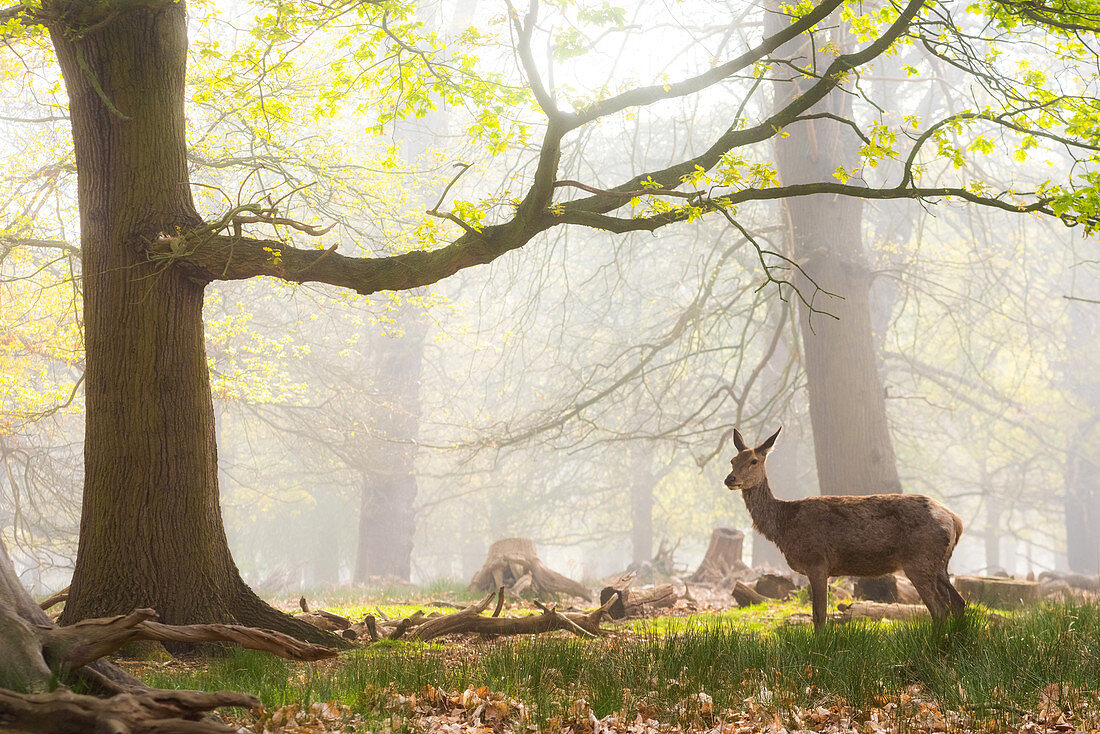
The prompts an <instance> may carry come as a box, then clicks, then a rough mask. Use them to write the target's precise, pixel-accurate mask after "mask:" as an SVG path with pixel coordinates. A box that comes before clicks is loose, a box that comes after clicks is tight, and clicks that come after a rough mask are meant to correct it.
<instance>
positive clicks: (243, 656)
mask: <svg viewBox="0 0 1100 734" xmlns="http://www.w3.org/2000/svg"><path fill="white" fill-rule="evenodd" d="M775 611H776V610H774V609H773V610H772V612H775ZM767 614H769V613H768V612H767V611H766V610H764V611H760V612H758V618H757V619H756V620H755V621H754V620H753V619H752V618H751V616H750V615H747V614H746V613H745V612H732V613H724V614H721V615H711V616H710V619H709V622H708V621H706V620H704V619H702V618H700V616H699V615H696V617H694V618H690V617H689V618H685V619H686V620H687V621H681V620H680V619H676V620H661V621H657V622H655V623H651V624H650V625H649V626H648V627H638V626H637V625H635V629H641V630H642V631H640V632H639V631H634V632H631V631H628V630H625V629H624V630H623V631H622V632H620V633H619V634H617V635H615V636H613V637H610V638H607V639H601V640H590V639H580V638H571V637H559V636H546V635H544V636H540V637H531V638H507V639H500V640H495V641H491V642H477V643H473V644H469V645H455V644H438V643H437V644H427V645H424V644H414V643H385V644H379V645H375V646H373V647H369V648H365V649H363V650H357V651H354V652H352V653H348V654H345V655H342V656H341V657H340V658H339V660H338V661H335V662H331V663H318V664H305V663H292V662H288V661H285V660H281V659H277V658H273V657H271V656H267V655H261V654H258V653H251V652H247V651H235V652H232V653H230V654H229V655H227V656H226V657H224V658H219V659H214V660H211V661H209V663H208V664H206V665H204V666H203V667H201V668H196V669H193V670H190V671H188V672H185V673H182V674H180V673H173V672H167V671H163V670H160V671H158V670H153V671H149V672H146V673H144V674H143V676H142V677H143V678H144V680H145V681H146V682H147V683H149V684H150V685H154V686H161V687H179V688H200V689H208V690H213V689H222V688H230V689H237V690H245V691H251V692H253V693H256V694H257V695H259V696H260V698H261V699H262V700H263V701H264V703H265V705H267V706H268V707H269V708H270V707H277V706H281V705H285V704H288V703H302V704H306V705H308V704H309V703H313V702H318V701H337V702H341V703H344V704H347V705H349V706H352V707H353V708H355V709H356V710H357V711H358V712H360V713H361V714H363V715H365V716H366V717H368V719H370V720H374V721H378V720H381V719H382V718H385V716H386V715H387V714H386V702H387V700H388V699H389V697H390V696H391V695H392V693H393V692H398V693H403V694H408V693H414V692H417V691H419V690H421V689H423V688H424V686H426V685H428V684H431V685H433V686H436V687H439V688H443V689H447V690H462V689H465V688H466V687H467V686H483V685H484V686H488V687H489V689H491V690H496V691H502V692H504V693H507V694H508V695H510V696H512V697H514V698H516V699H519V700H521V701H523V702H524V703H525V704H526V705H527V706H528V707H529V709H530V711H531V713H532V714H533V715H534V717H535V720H536V721H538V722H542V723H545V722H546V721H547V720H548V719H549V718H550V717H556V716H561V715H562V714H563V713H564V712H565V711H566V710H567V709H568V707H569V706H570V704H571V703H572V702H573V701H574V700H575V699H577V698H585V699H586V700H587V701H588V702H589V704H590V705H591V706H592V708H593V710H594V711H595V713H596V715H597V716H600V717H602V716H605V715H607V714H609V713H612V712H615V711H619V710H631V709H632V708H633V707H634V706H636V705H637V703H638V702H639V701H643V702H644V703H646V704H647V705H649V706H651V707H654V709H655V710H657V711H658V712H661V713H659V714H658V718H666V719H668V720H670V721H672V720H674V717H675V711H676V708H677V706H678V705H679V704H680V703H682V702H683V701H684V699H685V698H686V697H687V696H689V695H691V694H694V693H698V692H700V691H703V692H706V693H707V694H709V695H710V696H712V697H713V699H714V705H715V707H716V708H717V709H718V710H723V709H738V708H739V707H741V706H742V705H743V702H744V699H745V698H746V697H749V696H756V697H757V699H758V700H759V701H761V702H763V703H764V704H766V705H769V706H771V707H774V709H775V711H776V713H777V714H778V715H780V717H781V718H783V717H784V716H785V712H786V711H789V710H790V709H791V708H792V707H810V706H816V705H820V704H824V705H830V704H836V703H840V704H845V705H849V706H853V707H855V708H856V709H857V710H868V709H869V708H871V707H875V706H881V705H883V704H884V703H886V702H887V701H891V700H902V694H903V693H904V692H905V691H910V690H912V686H914V685H918V686H919V687H920V690H921V695H922V696H924V697H925V698H927V699H932V700H934V701H936V702H938V703H939V704H940V705H942V706H944V707H946V708H949V709H953V710H960V711H964V712H967V713H970V714H972V715H974V716H976V717H982V718H983V719H989V718H994V719H999V720H1003V721H1006V722H1007V721H1011V720H1013V719H1014V717H1016V715H1017V714H1018V713H1019V712H1021V711H1032V710H1035V708H1036V707H1037V706H1038V703H1039V697H1040V695H1041V691H1042V690H1043V689H1044V687H1046V686H1047V685H1049V684H1051V683H1063V684H1068V685H1065V686H1063V688H1062V693H1061V695H1063V696H1077V695H1091V697H1092V706H1093V707H1094V710H1095V706H1096V704H1097V702H1096V700H1095V699H1096V694H1095V691H1097V689H1100V606H1098V605H1081V606H1077V605H1072V604H1047V605H1043V606H1040V607H1036V608H1033V609H1029V610H1026V611H1023V612H1020V613H1018V614H1016V615H1014V616H1012V617H1010V618H1008V619H1006V620H1004V621H998V620H993V621H990V620H988V619H987V618H986V617H985V615H984V614H982V613H981V612H978V611H971V612H968V614H967V616H966V617H965V618H964V619H961V620H953V621H950V622H948V623H946V624H943V625H936V624H933V623H932V622H930V621H924V622H906V623H863V622H853V623H849V624H830V625H828V626H827V627H826V629H825V631H824V632H823V633H822V634H818V635H815V634H813V631H812V629H811V628H810V627H808V626H802V625H798V626H783V625H778V626H774V627H773V628H772V629H771V630H770V631H760V630H761V629H763V628H764V627H765V626H766V625H765V623H764V621H763V620H764V617H765V615H767ZM739 618H741V619H739ZM769 618H770V617H769ZM662 625H664V627H663V628H662ZM753 629H755V630H756V631H753ZM1087 692H1092V693H1087Z"/></svg>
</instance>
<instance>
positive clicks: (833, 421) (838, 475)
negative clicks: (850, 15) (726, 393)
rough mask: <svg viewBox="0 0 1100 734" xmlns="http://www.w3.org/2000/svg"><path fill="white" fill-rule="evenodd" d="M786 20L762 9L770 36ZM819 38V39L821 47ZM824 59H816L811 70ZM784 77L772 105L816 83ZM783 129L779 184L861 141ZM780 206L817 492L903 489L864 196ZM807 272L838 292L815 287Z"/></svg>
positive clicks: (801, 127) (845, 160) (817, 127)
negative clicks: (873, 297) (882, 366)
mask: <svg viewBox="0 0 1100 734" xmlns="http://www.w3.org/2000/svg"><path fill="white" fill-rule="evenodd" d="M788 22H789V17H788V16H787V15H785V14H781V13H778V12H768V13H767V22H766V28H765V31H766V32H767V33H768V34H771V33H774V32H775V31H777V30H779V29H780V28H781V27H783V26H785V25H786V24H787V23H788ZM833 33H834V36H835V37H834V38H833V39H832V40H833V41H835V42H837V43H839V44H840V46H841V47H842V48H843V46H844V42H845V41H844V38H843V37H842V36H843V34H844V30H843V26H838V27H837V28H836V29H835V30H834V31H833ZM825 40H826V39H821V38H819V39H818V44H817V46H818V48H821V47H822V46H824V45H825ZM793 44H802V45H803V48H801V49H797V50H796V49H793V48H786V49H784V50H782V53H783V55H784V56H789V57H791V58H802V59H807V60H809V59H811V58H813V54H814V49H813V48H812V47H811V45H810V39H809V37H808V36H802V37H800V38H799V39H797V40H796V41H794V42H792V45H793ZM807 63H809V62H808V61H807ZM827 63H828V59H827V58H824V57H823V58H822V59H820V60H819V63H818V68H824V66H825V65H827ZM790 76H791V77H793V78H792V79H791V80H790V81H786V80H784V81H778V82H776V83H775V84H774V88H775V101H774V105H775V108H776V109H779V108H781V107H783V106H785V105H787V104H788V103H789V102H790V100H791V99H792V98H793V97H794V96H795V95H796V94H800V93H801V92H802V91H803V90H804V89H805V88H807V87H809V86H810V85H812V84H813V83H814V82H815V81H816V79H815V78H813V77H810V76H801V75H798V74H797V73H795V72H793V71H792V72H790ZM821 112H827V113H831V114H833V115H837V116H839V117H842V118H845V119H851V116H852V107H851V95H850V94H848V93H846V92H843V91H840V90H838V91H834V92H833V93H831V94H829V95H828V96H827V97H826V98H825V99H824V100H822V101H821V102H820V103H819V104H818V105H816V106H815V107H814V108H812V109H811V110H810V114H813V113H821ZM784 133H787V136H786V137H780V138H777V139H776V142H775V152H776V161H777V164H778V170H779V178H780V180H782V181H783V183H784V184H785V185H788V186H790V185H793V184H800V183H810V182H816V181H832V180H834V178H833V174H834V172H835V171H836V170H837V168H838V167H839V166H844V167H845V168H847V169H849V170H850V169H853V168H855V166H856V165H857V160H858V149H857V143H858V139H857V138H856V137H855V135H854V133H853V132H852V131H851V130H850V129H849V128H847V127H846V126H844V125H841V124H839V123H837V122H835V121H834V120H830V119H826V118H819V119H814V120H804V121H801V122H796V123H794V124H792V125H790V126H788V127H787V128H786V129H785V130H784ZM784 209H785V212H784V216H785V217H786V220H787V223H788V225H789V228H790V232H789V236H790V240H791V249H792V254H793V258H794V260H795V261H796V262H797V263H798V264H799V265H800V266H801V268H802V270H803V271H804V272H805V275H806V276H808V277H805V276H800V277H799V278H798V279H797V284H798V288H799V290H800V292H801V293H802V295H803V297H804V298H806V299H807V300H809V301H810V305H806V304H804V303H800V304H799V305H800V308H799V311H800V314H801V333H802V347H803V352H804V356H805V369H806V378H807V389H808V392H809V400H810V422H811V424H812V426H813V432H814V451H815V454H816V458H817V472H818V481H819V484H820V486H821V491H822V493H824V494H866V493H877V492H900V491H901V481H900V480H899V478H898V472H897V467H896V464H895V458H894V448H893V444H892V442H891V439H890V431H889V426H888V425H887V421H886V400H885V394H884V392H883V385H882V380H881V378H880V376H879V371H878V370H879V355H878V354H877V353H876V351H875V344H874V339H873V336H872V332H871V305H870V289H871V274H870V271H869V269H868V266H867V258H866V255H865V253H864V249H863V233H862V228H861V223H862V211H863V202H862V201H861V200H860V199H857V198H852V197H842V196H834V195H831V194H828V195H826V194H822V195H815V196H803V197H798V198H793V199H788V200H785V201H784ZM810 278H812V279H813V281H814V282H816V284H817V286H819V287H820V288H821V289H823V290H825V291H828V292H830V293H833V294H836V295H837V296H840V298H835V297H830V296H827V295H825V294H823V293H821V292H815V285H814V283H813V282H811V281H810ZM815 310H816V311H824V312H827V313H824V314H823V313H815ZM834 317H835V318H834Z"/></svg>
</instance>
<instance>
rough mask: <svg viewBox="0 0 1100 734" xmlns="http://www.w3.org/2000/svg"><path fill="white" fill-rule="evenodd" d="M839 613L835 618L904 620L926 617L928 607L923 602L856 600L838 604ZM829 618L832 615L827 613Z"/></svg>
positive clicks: (847, 619)
mask: <svg viewBox="0 0 1100 734" xmlns="http://www.w3.org/2000/svg"><path fill="white" fill-rule="evenodd" d="M837 610H839V612H840V614H838V615H836V617H835V618H836V619H837V620H839V621H841V622H848V621H851V620H853V619H866V620H869V621H872V622H879V621H882V620H884V619H888V620H895V621H900V620H906V619H916V618H919V617H928V616H929V614H928V609H927V608H925V606H924V605H923V604H897V603H890V604H885V603H882V602H876V601H856V602H852V603H851V604H838V605H837ZM829 616H830V617H831V618H832V617H833V615H829Z"/></svg>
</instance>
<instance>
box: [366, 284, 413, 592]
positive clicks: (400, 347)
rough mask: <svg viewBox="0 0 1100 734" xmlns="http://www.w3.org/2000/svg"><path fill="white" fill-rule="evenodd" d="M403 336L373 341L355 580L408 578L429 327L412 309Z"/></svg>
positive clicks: (403, 321)
mask: <svg viewBox="0 0 1100 734" xmlns="http://www.w3.org/2000/svg"><path fill="white" fill-rule="evenodd" d="M399 326H400V327H402V329H403V333H402V334H400V335H396V336H393V335H380V336H379V337H378V338H376V339H375V340H374V349H373V350H372V354H371V360H372V364H373V365H374V368H375V371H374V376H373V381H372V386H373V388H374V390H375V391H376V394H377V395H378V396H379V401H378V404H377V406H376V410H377V416H376V418H375V420H376V423H375V432H376V436H377V437H376V438H375V439H373V440H372V441H371V447H370V450H369V453H368V457H369V458H368V462H367V464H366V466H365V468H364V469H363V471H362V477H363V491H362V495H361V505H360V509H359V551H358V553H357V555H356V563H355V580H356V581H359V582H364V581H366V580H367V579H368V578H369V577H371V576H396V577H398V578H401V579H406V580H408V579H409V578H410V576H411V575H412V549H413V536H414V534H415V532H416V517H415V508H414V503H415V501H416V493H417V483H416V466H415V465H416V454H417V433H418V431H419V426H420V374H421V370H422V368H423V362H424V340H425V338H426V337H427V333H428V323H427V320H426V319H425V318H424V316H423V314H421V313H420V312H419V311H418V310H417V307H416V306H410V307H407V308H406V309H405V311H404V317H403V318H402V319H401V320H400V321H399Z"/></svg>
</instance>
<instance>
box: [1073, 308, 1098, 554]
mask: <svg viewBox="0 0 1100 734" xmlns="http://www.w3.org/2000/svg"><path fill="white" fill-rule="evenodd" d="M1066 353H1067V354H1069V355H1073V357H1072V361H1071V362H1070V363H1069V368H1068V369H1067V372H1066V383H1067V384H1066V388H1067V390H1069V391H1070V392H1071V393H1072V394H1073V396H1074V399H1075V401H1076V402H1077V405H1078V407H1079V408H1080V409H1081V410H1082V411H1083V413H1082V414H1081V416H1080V417H1079V419H1078V420H1077V421H1076V422H1075V424H1074V425H1072V426H1071V427H1070V429H1069V434H1070V435H1069V440H1068V441H1067V446H1066V467H1065V490H1066V492H1065V504H1064V506H1065V518H1066V560H1067V562H1068V564H1069V568H1070V570H1071V571H1073V572H1075V573H1082V574H1088V575H1095V574H1098V573H1100V459H1098V458H1097V457H1100V376H1098V375H1097V372H1096V359H1097V357H1100V312H1098V311H1097V306H1095V305H1094V304H1089V303H1082V302H1070V304H1069V333H1068V335H1067V339H1066Z"/></svg>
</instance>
